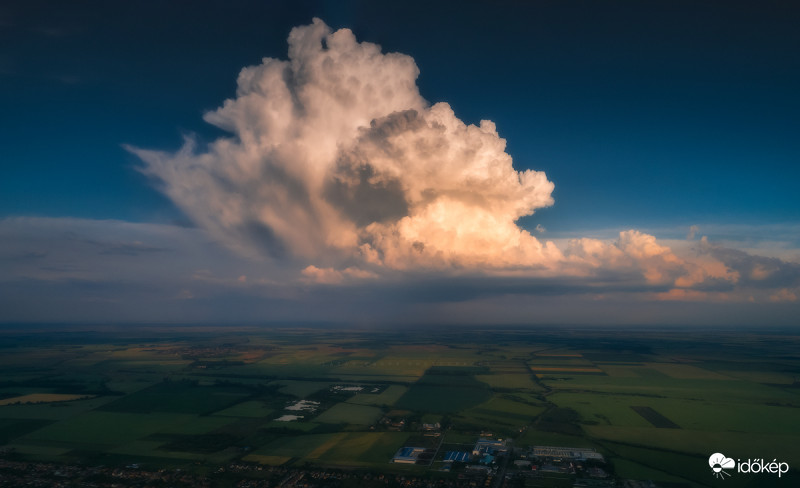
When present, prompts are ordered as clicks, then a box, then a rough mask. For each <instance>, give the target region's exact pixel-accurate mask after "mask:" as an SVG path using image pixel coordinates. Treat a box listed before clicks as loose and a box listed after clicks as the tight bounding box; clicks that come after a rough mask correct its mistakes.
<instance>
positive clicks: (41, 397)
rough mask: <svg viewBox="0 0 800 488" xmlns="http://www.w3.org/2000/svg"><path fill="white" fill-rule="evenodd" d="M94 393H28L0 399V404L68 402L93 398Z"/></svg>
mask: <svg viewBox="0 0 800 488" xmlns="http://www.w3.org/2000/svg"><path fill="white" fill-rule="evenodd" d="M93 397H94V395H68V394H62V393H31V394H28V395H22V396H17V397H14V398H6V399H4V400H0V406H3V405H13V404H15V403H19V404H23V403H55V402H70V401H72V400H84V399H87V398H93Z"/></svg>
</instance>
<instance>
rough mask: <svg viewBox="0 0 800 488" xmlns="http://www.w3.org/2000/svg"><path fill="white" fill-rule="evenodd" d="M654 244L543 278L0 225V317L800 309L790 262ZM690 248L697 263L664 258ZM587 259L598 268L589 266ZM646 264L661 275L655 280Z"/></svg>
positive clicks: (360, 319) (758, 312)
mask: <svg viewBox="0 0 800 488" xmlns="http://www.w3.org/2000/svg"><path fill="white" fill-rule="evenodd" d="M751 234H752V232H751ZM653 241H654V240H653V238H652V237H649V236H646V235H644V234H630V235H627V236H626V237H625V238H623V239H621V240H619V242H618V240H615V239H612V240H602V241H597V242H595V241H592V240H587V241H584V242H581V243H580V244H578V247H579V248H581V249H591V248H592V247H593V246H595V247H596V249H597V250H598V252H600V251H602V252H601V254H600V255H599V256H598V255H596V254H595V255H592V254H587V255H585V256H581V257H580V258H576V259H575V261H576V262H580V263H581V266H582V267H583V268H582V269H585V270H586V271H587V272H586V274H584V275H579V274H578V273H577V271H576V269H577V268H576V269H573V271H574V273H573V274H566V273H564V274H561V275H550V276H544V275H537V274H536V273H535V272H533V271H531V269H530V268H521V269H520V271H519V272H517V273H511V272H508V270H506V272H505V273H487V272H486V271H485V270H482V269H479V268H474V269H461V270H460V271H459V273H453V272H442V270H441V269H432V270H428V271H427V272H425V271H422V270H416V271H413V272H411V271H402V272H401V271H397V270H394V271H391V272H386V271H384V272H383V274H380V275H378V274H376V272H375V271H366V270H364V269H361V268H358V267H355V266H351V267H349V268H348V267H340V268H338V269H337V268H334V267H321V266H314V265H307V266H305V267H304V268H303V269H299V267H298V265H297V264H292V263H288V264H287V263H285V262H284V261H280V260H265V261H260V262H259V261H254V260H253V259H252V258H249V257H246V256H242V255H238V254H236V253H231V252H229V251H228V250H226V249H224V248H222V247H220V246H219V245H218V244H217V243H215V242H213V240H212V239H211V237H210V236H209V234H208V233H207V232H206V231H204V230H202V229H198V228H187V227H180V226H175V225H165V224H152V223H131V222H122V221H115V220H87V219H73V218H10V219H0V270H2V273H0V322H31V321H33V322H81V323H85V322H87V321H89V322H100V323H130V322H183V323H187V322H200V323H215V324H226V323H297V322H303V321H325V322H330V321H333V322H346V323H350V324H352V323H356V324H365V325H379V324H395V323H397V322H398V321H402V322H403V323H442V322H444V323H473V324H478V323H484V324H486V323H516V324H523V323H525V324H527V323H573V324H576V323H585V324H595V323H602V324H620V323H627V324H647V323H661V324H670V323H673V324H674V323H695V324H740V325H754V324H755V325H760V324H763V325H769V324H771V325H791V324H793V323H795V321H796V317H797V316H798V314H800V308H799V307H800V300H798V295H800V293H799V292H798V287H800V265H798V264H797V263H795V262H791V261H786V260H783V259H778V258H773V257H763V256H758V255H754V254H751V253H749V252H745V251H742V250H739V249H734V248H731V247H726V246H723V245H720V244H710V243H708V242H707V241H702V240H699V241H695V242H691V243H690V242H686V241H684V243H683V244H685V246H686V248H685V249H680V250H677V248H678V247H679V243H678V242H675V243H672V247H673V248H675V249H676V250H675V251H674V252H672V251H670V252H668V251H664V252H663V253H661V254H659V252H658V251H659V250H661V251H663V249H661V248H656V249H653V250H649V251H647V252H644V251H641V249H643V248H647V246H648V245H653ZM662 247H663V246H662ZM613 249H616V250H613ZM679 251H680V252H679ZM603 253H605V254H603ZM638 253H642V256H641V257H640V258H637V259H638V261H637V260H636V259H634V257H632V256H633V255H636V254H638ZM684 253H685V254H686V255H687V256H691V259H689V258H686V259H683V258H681V259H680V260H679V261H673V260H672V258H671V257H670V256H673V255H675V256H677V255H679V254H684ZM712 255H715V256H716V257H714V256H712ZM592 259H598V262H599V263H601V264H600V265H598V266H591V264H592V262H591V260H592ZM703 260H710V261H709V262H713V263H721V264H718V265H717V266H720V267H721V269H722V270H723V273H736V279H735V280H734V279H733V278H725V277H723V278H718V279H710V278H706V279H705V280H704V281H703V282H702V283H701V284H695V285H693V286H691V287H676V286H675V284H674V279H675V276H685V274H684V271H683V270H684V269H685V268H686V267H687V266H696V267H697V268H695V269H705V268H703V267H702V266H701V265H700V264H697V262H702V261H703ZM587 262H588V263H589V264H586V263H587ZM609 263H612V264H613V265H612V264H609ZM299 266H303V265H302V264H301V265H299ZM642 269H652V270H657V272H656V271H651V275H650V279H651V282H650V283H647V282H645V281H644V280H645V279H644V278H643V276H642ZM698 273H708V272H707V271H698ZM711 274H713V273H711Z"/></svg>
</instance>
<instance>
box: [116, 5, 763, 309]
mask: <svg viewBox="0 0 800 488" xmlns="http://www.w3.org/2000/svg"><path fill="white" fill-rule="evenodd" d="M288 45H289V48H288V59H287V60H279V59H274V58H265V59H264V60H263V62H262V63H261V64H260V65H257V66H251V67H247V68H244V69H243V70H242V71H241V73H240V74H239V78H238V89H237V92H236V97H235V98H233V99H230V100H226V101H225V103H224V104H223V106H222V107H220V108H219V109H217V110H215V111H212V112H209V113H207V114H206V115H205V120H206V121H207V122H209V123H211V124H214V125H216V126H218V127H220V128H223V129H225V130H227V131H230V132H231V133H232V137H226V138H220V139H218V140H216V141H214V142H213V143H212V144H210V145H209V146H208V148H207V149H205V150H199V149H198V148H197V147H196V144H195V143H194V141H192V140H187V141H186V144H185V145H184V147H183V148H182V149H181V150H180V151H178V152H177V153H174V154H170V153H165V152H160V151H150V150H143V149H137V148H130V150H131V151H133V152H134V153H135V154H137V155H138V156H139V157H140V158H141V159H142V161H143V162H144V167H143V171H144V172H145V173H147V174H149V175H151V176H152V177H153V178H154V179H155V180H157V181H158V182H159V184H160V187H161V188H162V189H163V191H164V193H165V194H166V195H168V196H169V197H170V198H171V199H172V200H173V201H174V202H175V203H176V204H177V205H178V206H179V207H180V208H182V209H183V210H184V211H185V212H186V214H187V215H189V216H190V217H191V219H192V220H193V221H194V222H195V223H197V224H198V225H199V226H200V227H202V228H203V229H205V230H206V231H207V232H208V233H209V234H210V235H211V236H213V238H214V239H215V240H217V241H219V242H222V243H224V244H225V245H226V246H228V247H229V248H231V249H233V250H234V251H236V252H237V253H238V254H240V255H242V256H245V257H247V258H248V259H251V260H267V261H268V260H269V259H270V258H278V259H276V261H278V262H283V263H291V264H290V265H291V266H293V268H294V270H295V273H296V275H295V279H299V280H300V281H302V282H305V283H325V284H333V283H350V282H358V281H363V280H375V279H376V278H381V277H383V278H387V279H392V277H396V276H397V275H402V274H404V273H405V274H406V275H407V274H408V273H422V274H424V273H431V272H435V273H440V274H443V275H449V276H454V275H474V274H475V273H478V274H483V275H491V276H516V277H527V278H549V279H561V278H573V277H579V278H583V279H587V280H588V279H591V280H595V281H596V280H600V281H604V280H605V281H608V282H611V281H615V282H625V283H628V284H630V285H636V284H638V285H640V286H643V287H661V288H666V289H676V290H683V291H681V292H674V293H672V294H670V295H663V297H665V298H669V299H676V298H678V299H679V298H681V297H690V298H691V299H693V300H695V299H698V298H699V297H700V296H701V295H699V294H698V293H700V292H699V291H698V293H689V292H688V291H686V290H688V289H693V288H703V287H705V288H708V287H721V286H723V285H724V286H727V287H733V286H736V285H737V283H739V282H740V281H741V280H740V278H741V276H742V272H741V270H738V269H734V268H733V267H731V265H729V264H728V261H726V260H725V259H724V257H725V256H728V257H731V256H732V255H730V254H727V255H724V253H722V252H720V251H710V250H709V249H708V248H707V244H706V243H707V241H705V240H703V241H702V242H701V243H699V244H698V245H699V249H700V251H699V252H698V251H694V252H687V251H685V250H684V251H683V252H676V251H675V250H674V249H673V248H671V247H668V246H666V245H664V244H663V243H659V242H658V241H657V240H656V238H655V237H654V236H653V235H650V234H647V233H644V232H640V231H637V230H626V231H623V232H619V233H618V236H617V237H616V238H614V239H602V240H600V239H593V238H586V237H581V238H576V239H572V240H569V241H568V242H566V243H562V244H560V245H557V244H556V241H541V240H539V239H537V238H536V237H534V236H533V235H531V233H530V232H528V231H527V230H525V229H523V228H521V227H519V226H518V225H517V223H516V222H517V220H518V219H519V218H520V217H523V216H528V215H532V214H533V213H534V212H536V211H537V210H539V209H542V208H544V207H547V206H550V205H552V204H553V198H552V192H553V189H554V185H553V183H552V182H550V181H549V180H548V179H547V177H546V175H545V174H544V173H543V172H541V171H534V170H524V171H517V170H516V169H514V167H513V161H512V158H511V156H509V155H508V154H507V153H506V152H505V148H506V142H505V140H504V139H502V138H501V137H500V135H499V133H498V130H497V128H496V127H495V124H494V123H493V122H491V121H488V120H483V121H481V122H480V124H479V125H477V126H476V125H470V124H465V123H464V122H462V121H461V120H460V119H459V118H458V117H456V116H455V114H454V112H453V110H452V109H451V107H450V106H449V105H448V104H446V103H436V104H433V105H430V104H429V103H428V102H427V101H426V100H424V99H423V98H422V96H421V95H420V93H419V90H418V88H417V86H416V78H417V75H418V74H419V71H418V69H417V67H416V65H415V63H414V60H413V59H412V58H411V57H409V56H406V55H403V54H397V53H387V54H384V53H382V52H381V49H380V47H379V46H377V45H375V44H371V43H368V42H358V41H357V40H356V39H355V37H354V35H353V33H352V32H351V31H350V30H348V29H341V30H338V31H336V32H332V31H331V29H330V28H329V27H328V26H327V25H325V24H324V23H323V22H322V21H320V20H319V19H315V20H314V22H313V23H312V24H311V25H308V26H302V27H297V28H295V29H293V30H292V32H291V34H290V35H289V39H288ZM536 230H537V231H538V232H539V233H540V234H543V233H544V228H543V227H541V226H540V225H539V226H537V227H536ZM697 230H698V227H697V226H692V227H690V229H689V234H688V235H687V240H689V241H691V240H693V239H694V235H695V233H696V232H697ZM762 264H764V266H766V265H769V266H773V267H774V266H775V263H774V262H769V263H762ZM766 269H767V268H763V269H762V267H759V268H753V269H752V270H750V271H749V274H748V276H751V275H752V277H753V278H754V279H756V278H757V277H760V276H767V275H766V274H765V273H767V272H768V271H766ZM245 282H246V283H249V282H250V279H249V278H248V279H247V280H241V281H240V284H243V283H245ZM662 291H663V290H662Z"/></svg>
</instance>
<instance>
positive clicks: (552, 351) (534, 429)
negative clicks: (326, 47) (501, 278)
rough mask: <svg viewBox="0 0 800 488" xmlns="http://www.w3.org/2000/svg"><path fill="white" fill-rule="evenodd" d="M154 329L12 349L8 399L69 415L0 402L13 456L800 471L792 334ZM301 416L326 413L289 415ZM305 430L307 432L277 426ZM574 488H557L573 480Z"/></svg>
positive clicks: (694, 474) (295, 464)
mask: <svg viewBox="0 0 800 488" xmlns="http://www.w3.org/2000/svg"><path fill="white" fill-rule="evenodd" d="M153 330H154V331H158V334H156V333H155V332H153V334H152V337H144V338H143V337H139V338H129V337H127V336H124V335H120V334H118V333H116V332H108V333H107V336H102V335H101V336H100V338H98V337H94V336H93V337H94V339H93V340H92V341H91V343H88V342H87V343H86V344H81V343H80V341H79V340H77V339H76V340H75V341H74V342H75V344H74V347H73V346H70V347H62V346H58V345H51V346H41V347H32V346H31V344H30V341H32V340H33V339H32V338H31V337H34V338H35V337H38V336H36V335H35V334H34V335H24V334H23V335H19V336H14V337H11V338H8V339H7V341H10V342H12V343H14V344H16V346H15V347H8V348H7V354H0V365H2V367H3V368H4V369H3V372H4V377H3V380H2V382H0V400H4V399H14V398H39V399H64V400H69V401H59V402H50V403H36V404H9V405H3V404H2V403H3V402H0V452H7V453H8V454H7V456H10V457H11V458H14V459H20V460H25V461H28V460H30V461H35V460H47V461H52V462H61V463H84V464H87V463H88V464H92V463H94V464H103V465H122V466H124V465H126V464H128V463H139V462H141V463H147V464H148V465H149V466H154V467H162V466H175V467H180V468H181V469H185V470H187V471H191V472H198V473H204V474H207V473H212V472H214V470H216V469H218V468H219V467H224V466H226V465H227V464H228V463H260V464H263V465H269V466H276V465H281V466H288V467H292V468H303V467H304V466H326V467H336V468H346V469H348V470H351V469H363V470H372V471H374V472H393V473H408V474H413V475H414V476H423V475H424V476H437V477H439V476H441V477H444V478H445V479H449V480H458V474H459V472H458V470H459V469H461V470H462V471H461V472H462V473H463V469H464V468H463V466H462V467H461V468H455V471H454V472H452V473H444V472H440V471H438V470H439V469H440V468H441V467H442V466H443V464H442V462H441V459H442V458H443V455H444V453H443V452H439V453H438V454H437V458H436V459H437V460H436V461H434V462H433V464H432V465H431V466H430V467H428V466H427V465H410V466H409V465H400V464H392V463H390V460H391V458H392V456H393V455H394V454H395V453H396V452H397V450H398V449H400V448H402V447H405V446H409V445H411V446H413V445H425V446H433V447H436V446H438V444H439V442H442V443H443V445H446V446H451V447H452V448H453V449H456V448H457V449H458V450H466V451H471V446H472V445H474V442H475V441H476V439H477V438H478V437H479V436H481V435H487V436H488V435H492V436H494V437H495V438H496V437H502V438H504V439H509V440H510V441H511V442H512V443H513V444H511V445H513V446H514V449H515V454H514V455H515V456H517V455H519V453H520V452H522V451H523V450H524V449H526V448H527V447H528V446H533V445H550V446H569V447H588V448H594V449H597V450H598V452H599V453H600V454H602V455H603V456H605V457H606V458H607V459H609V460H610V461H611V462H612V463H613V466H614V467H615V469H616V475H617V476H621V477H631V478H636V479H652V480H654V481H656V482H657V483H662V484H663V483H684V485H683V487H684V488H685V487H686V486H698V487H703V486H716V485H712V483H713V482H714V481H715V480H714V479H713V478H709V476H710V475H709V467H708V464H707V459H708V455H709V454H710V453H713V452H724V453H725V454H726V455H730V456H736V457H740V458H746V457H753V458H755V457H758V458H769V459H770V460H771V459H772V458H776V459H782V460H785V461H787V462H789V463H790V464H791V465H792V466H793V467H795V466H800V449H798V448H797V447H796V446H798V445H800V422H798V418H800V417H799V416H798V415H799V414H798V412H800V388H798V384H800V381H798V379H800V358H798V357H797V351H798V350H800V349H797V348H798V347H800V338H798V336H796V335H794V334H790V333H782V334H783V335H779V336H777V338H770V339H764V340H763V341H753V340H752V335H744V334H741V333H739V332H736V331H731V332H726V333H725V334H720V335H718V336H716V335H715V336H714V341H716V342H711V341H710V339H708V338H707V337H706V336H704V335H693V333H692V331H685V332H684V333H682V334H680V335H676V334H670V333H667V332H663V331H662V332H648V331H644V332H640V331H637V332H633V331H629V330H627V329H626V331H625V333H624V334H623V335H621V336H620V335H613V334H612V335H609V334H610V333H609V332H608V331H592V330H574V331H572V333H571V334H568V335H564V334H561V333H559V331H557V330H549V329H537V330H536V331H535V333H533V332H529V331H526V330H522V329H508V330H504V329H502V328H492V329H486V330H482V329H475V330H471V329H467V330H466V331H461V330H459V331H458V332H457V333H454V332H447V331H443V332H431V331H422V332H424V333H422V332H421V333H420V334H419V336H418V337H414V339H413V341H412V340H410V339H409V338H408V336H407V335H404V334H400V333H397V332H393V331H382V330H377V331H362V330H357V331H347V330H333V329H325V328H320V329H313V328H309V329H304V330H303V331H296V330H292V329H289V328H287V329H258V328H239V329H237V328H231V329H228V330H226V331H219V330H216V329H202V328H198V329H197V330H194V329H185V328H175V329H171V328H168V327H166V328H154V329H153ZM223 332H224V333H223ZM234 332H235V333H234ZM77 337H79V336H76V338H77ZM770 337H771V336H770ZM720 344H725V345H726V346H725V347H728V348H734V349H735V351H736V355H735V356H734V355H731V354H725V353H723V352H720ZM0 345H1V344H0ZM687 346H690V347H687ZM6 373H7V374H6ZM337 386H339V387H344V388H336V387H337ZM359 388H360V390H359ZM34 394H38V395H42V394H44V395H48V396H45V397H41V396H39V397H30V396H26V395H34ZM301 399H304V400H307V401H309V402H313V403H309V405H311V407H310V408H309V409H306V410H304V409H302V408H301V409H300V410H287V407H290V406H292V405H296V404H297V402H298V401H300V400H301ZM4 403H14V402H13V401H12V402H8V401H7V402H4ZM290 414H291V415H298V416H301V417H302V418H300V419H298V420H295V421H277V420H276V419H277V418H279V417H282V416H284V415H290ZM435 423H439V424H440V425H439V427H435V426H431V425H428V426H427V429H432V430H428V431H426V430H424V429H423V424H435ZM426 434H427V435H426ZM6 447H7V448H8V449H5V451H4V450H3V449H4V448H6ZM516 469H517V468H515V467H510V468H509V472H508V473H511V474H514V473H515V472H516V471H515V470H516ZM562 478H563V479H562ZM562 478H559V479H558V480H556V478H552V479H550V478H548V480H549V481H547V483H550V482H552V483H556V484H557V483H562V482H563V483H569V482H571V478H570V476H569V475H564V476H563V477H562ZM740 478H742V477H740ZM512 479H513V477H512ZM795 480H796V478H795ZM730 481H731V480H726V481H725V486H730V487H735V486H743V483H744V482H743V481H737V482H733V483H732V482H730ZM751 481H752V480H751ZM514 483H517V484H516V485H513V486H519V487H521V486H523V485H524V483H521V482H519V480H516V479H514ZM620 483H621V482H620ZM737 483H739V484H738V485H737ZM744 484H746V483H744ZM513 486H512V484H511V479H510V480H509V488H513ZM531 486H533V485H531ZM618 486H621V484H619V485H618ZM675 486H676V487H677V486H678V485H675ZM720 486H721V485H720ZM750 486H758V485H756V484H752V483H751V485H750ZM764 486H766V485H764ZM787 486H795V485H791V484H789V485H787Z"/></svg>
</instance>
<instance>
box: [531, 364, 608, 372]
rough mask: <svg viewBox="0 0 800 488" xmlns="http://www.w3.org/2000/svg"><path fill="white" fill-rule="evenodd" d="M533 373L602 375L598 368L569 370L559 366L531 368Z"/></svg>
mask: <svg viewBox="0 0 800 488" xmlns="http://www.w3.org/2000/svg"><path fill="white" fill-rule="evenodd" d="M531 369H532V370H534V371H546V372H548V373H602V372H603V370H602V369H600V368H569V367H561V366H531Z"/></svg>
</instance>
